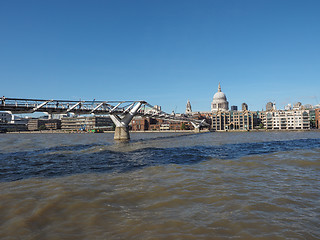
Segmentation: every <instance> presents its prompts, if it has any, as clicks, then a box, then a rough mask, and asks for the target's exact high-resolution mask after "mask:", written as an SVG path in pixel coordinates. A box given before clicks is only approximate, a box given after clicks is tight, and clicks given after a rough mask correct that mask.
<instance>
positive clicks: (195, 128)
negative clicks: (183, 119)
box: [191, 120, 205, 133]
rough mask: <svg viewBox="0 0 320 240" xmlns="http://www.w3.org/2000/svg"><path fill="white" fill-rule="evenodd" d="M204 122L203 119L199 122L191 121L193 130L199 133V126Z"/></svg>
mask: <svg viewBox="0 0 320 240" xmlns="http://www.w3.org/2000/svg"><path fill="white" fill-rule="evenodd" d="M204 122H205V120H202V121H201V122H200V123H196V122H192V121H191V124H192V125H193V127H194V130H193V131H194V132H195V133H200V128H201V126H203V124H204Z"/></svg>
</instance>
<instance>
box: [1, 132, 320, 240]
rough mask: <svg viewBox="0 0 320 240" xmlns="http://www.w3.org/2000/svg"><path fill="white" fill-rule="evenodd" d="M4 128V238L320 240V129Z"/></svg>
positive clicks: (2, 137)
mask: <svg viewBox="0 0 320 240" xmlns="http://www.w3.org/2000/svg"><path fill="white" fill-rule="evenodd" d="M131 138H132V139H131V141H130V142H123V143H118V142H114V140H113V134H112V133H101V134H58V133H57V134H1V135H0V169H1V172H0V239H8V240H9V239H24V240H26V239H320V237H319V236H320V132H313V131H310V132H227V133H226V132H223V133H217V132H215V133H202V134H185V133H184V134H182V133H181V134H180V133H131Z"/></svg>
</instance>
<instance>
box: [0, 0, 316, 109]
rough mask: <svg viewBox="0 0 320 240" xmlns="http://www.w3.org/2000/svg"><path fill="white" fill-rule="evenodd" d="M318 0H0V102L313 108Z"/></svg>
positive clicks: (177, 107) (208, 107)
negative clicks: (218, 102)
mask: <svg viewBox="0 0 320 240" xmlns="http://www.w3.org/2000/svg"><path fill="white" fill-rule="evenodd" d="M319 12H320V1H318V0H313V1H312V0H304V1H302V0H300V1H295V0H241V1H240V0H219V1H218V0H208V1H205V0H200V1H196V0H194V1H188V0H181V1H180V0H179V1H178V0H170V1H166V0H145V1H140V0H130V1H129V0H128V1H121V0H117V1H115V0H113V1H111V0H110V1H107V0H99V1H98V0H96V1H94V0H93V1H80V0H77V1H71V0H70V1H65V0H63V1H62V0H47V1H42V0H41V1H40V0H39V1H32V0H30V1H24V0H23V1H22V0H21V1H18V0H14V1H0V35H1V37H0V95H4V96H6V97H20V98H45V99H70V100H78V99H80V98H81V99H83V100H92V99H94V98H95V99H97V100H146V101H147V102H149V103H150V104H153V105H161V106H162V108H163V110H165V111H167V112H171V111H172V110H175V111H176V112H184V111H185V106H186V103H187V100H188V99H190V101H191V104H192V108H193V110H194V111H209V110H210V103H211V101H212V97H213V95H214V93H215V92H216V91H217V87H218V83H219V82H221V87H222V91H223V92H225V94H226V95H227V98H228V101H229V105H238V106H241V103H242V102H246V103H247V104H248V105H249V109H250V110H261V109H262V108H265V104H266V102H268V101H275V102H276V103H277V106H278V108H283V106H284V105H286V104H287V103H294V102H297V101H300V102H302V103H303V104H307V103H309V104H313V105H315V104H317V103H319V102H320V93H319V92H320V44H319V43H320V14H319Z"/></svg>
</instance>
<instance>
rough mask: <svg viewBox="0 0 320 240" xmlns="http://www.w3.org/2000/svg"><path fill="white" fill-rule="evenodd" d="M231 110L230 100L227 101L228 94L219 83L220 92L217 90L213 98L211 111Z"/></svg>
mask: <svg viewBox="0 0 320 240" xmlns="http://www.w3.org/2000/svg"><path fill="white" fill-rule="evenodd" d="M228 110H229V102H228V101H227V97H226V95H225V94H224V93H223V92H222V91H221V86H220V83H219V86H218V92H216V93H215V94H214V96H213V100H212V103H211V111H212V112H215V111H228Z"/></svg>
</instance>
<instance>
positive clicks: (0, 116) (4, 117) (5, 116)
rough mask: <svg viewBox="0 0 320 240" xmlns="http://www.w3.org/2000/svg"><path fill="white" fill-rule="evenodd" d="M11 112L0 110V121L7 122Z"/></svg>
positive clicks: (9, 120) (10, 117)
mask: <svg viewBox="0 0 320 240" xmlns="http://www.w3.org/2000/svg"><path fill="white" fill-rule="evenodd" d="M11 119H12V114H10V113H7V112H0V123H9V122H11Z"/></svg>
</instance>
